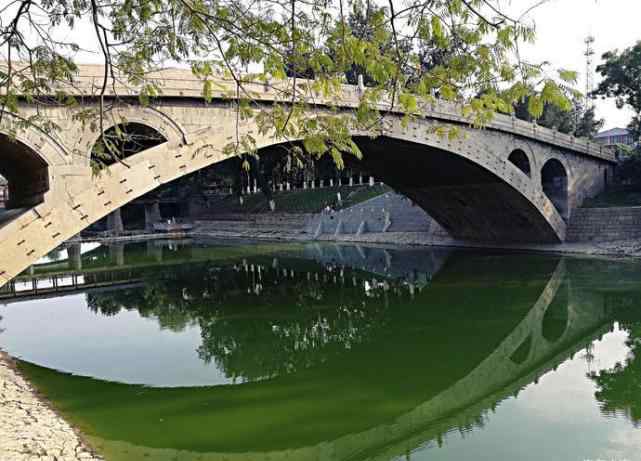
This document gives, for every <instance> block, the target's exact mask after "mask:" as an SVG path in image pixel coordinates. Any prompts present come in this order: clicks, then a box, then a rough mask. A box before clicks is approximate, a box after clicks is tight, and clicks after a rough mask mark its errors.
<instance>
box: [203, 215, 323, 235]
mask: <svg viewBox="0 0 641 461" xmlns="http://www.w3.org/2000/svg"><path fill="white" fill-rule="evenodd" d="M313 216H314V215H311V214H290V213H257V214H222V215H218V216H217V217H216V219H208V220H203V221H196V228H195V229H194V233H195V234H197V235H198V234H200V235H210V236H219V237H247V238H254V237H258V238H275V239H285V238H295V239H297V240H309V239H310V238H311V236H310V235H308V234H307V233H306V225H307V223H308V222H309V221H310V220H311V219H313Z"/></svg>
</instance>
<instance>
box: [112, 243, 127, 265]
mask: <svg viewBox="0 0 641 461" xmlns="http://www.w3.org/2000/svg"><path fill="white" fill-rule="evenodd" d="M109 255H110V256H111V261H112V262H113V263H114V264H115V265H116V266H124V265H125V246H124V245H122V244H119V245H111V246H110V247H109Z"/></svg>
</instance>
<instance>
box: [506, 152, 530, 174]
mask: <svg viewBox="0 0 641 461" xmlns="http://www.w3.org/2000/svg"><path fill="white" fill-rule="evenodd" d="M508 160H509V161H510V162H512V163H513V164H514V165H516V167H517V168H518V169H519V170H521V171H522V172H523V173H525V174H526V175H528V176H530V174H531V170H530V160H529V159H528V158H527V155H525V152H523V151H522V150H521V149H517V150H515V151H514V152H512V153H511V154H510V156H509V157H508Z"/></svg>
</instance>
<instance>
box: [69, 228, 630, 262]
mask: <svg viewBox="0 0 641 461" xmlns="http://www.w3.org/2000/svg"><path fill="white" fill-rule="evenodd" d="M202 224H203V223H201V225H200V226H197V227H196V229H194V230H193V231H191V232H188V233H179V234H162V233H154V234H150V233H141V234H138V235H127V236H122V237H102V238H100V237H90V238H82V239H74V240H73V242H71V243H81V242H82V243H88V242H99V243H103V244H114V243H128V242H136V241H138V242H140V241H149V240H179V239H182V238H196V239H207V238H214V239H234V240H235V239H242V240H260V241H267V242H315V241H317V242H336V243H351V244H382V245H406V246H435V247H453V248H483V249H496V250H513V251H527V252H538V253H555V254H574V255H587V256H610V257H631V258H641V238H640V239H637V238H634V239H622V240H615V241H589V242H570V243H559V244H530V243H516V244H502V245H497V244H484V243H475V242H468V241H459V240H455V239H452V238H449V237H445V236H443V235H435V234H434V233H431V232H370V233H364V234H360V235H357V234H339V235H333V234H322V235H319V236H314V235H312V234H311V233H309V232H307V231H305V229H303V228H299V227H296V226H283V227H281V228H279V229H278V228H274V227H270V228H264V227H262V226H257V225H256V224H255V223H239V222H234V226H233V227H232V226H230V225H229V223H228V222H225V223H222V222H218V221H210V222H207V223H206V225H202ZM223 224H224V225H223Z"/></svg>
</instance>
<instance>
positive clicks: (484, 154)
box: [0, 66, 614, 286]
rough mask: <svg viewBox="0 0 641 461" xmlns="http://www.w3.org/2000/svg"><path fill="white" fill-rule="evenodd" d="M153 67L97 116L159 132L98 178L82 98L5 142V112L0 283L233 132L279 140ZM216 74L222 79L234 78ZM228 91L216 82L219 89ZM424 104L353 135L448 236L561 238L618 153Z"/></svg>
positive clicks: (347, 97) (203, 159)
mask: <svg viewBox="0 0 641 461" xmlns="http://www.w3.org/2000/svg"><path fill="white" fill-rule="evenodd" d="M96 71H97V68H96V67H95V66H93V67H92V66H84V67H82V69H81V72H80V75H79V76H78V82H77V85H75V86H74V91H77V92H78V93H79V95H84V94H88V93H89V92H90V91H91V88H92V81H93V76H94V75H96V74H95V72H96ZM154 78H157V79H158V84H159V85H160V86H161V87H162V88H163V91H162V97H161V98H158V100H157V101H156V102H155V105H153V106H149V107H147V106H145V107H142V106H136V105H135V104H132V105H127V106H121V105H118V104H115V105H114V106H113V108H111V109H110V110H109V112H108V113H107V114H105V125H104V127H105V128H106V129H109V128H111V127H113V126H114V125H116V124H119V123H123V122H126V123H137V124H142V125H144V126H146V127H148V128H151V129H154V130H156V131H157V132H158V133H160V134H161V135H162V136H163V137H164V138H165V139H166V142H165V143H163V144H160V145H158V146H156V147H152V148H149V149H145V150H143V151H142V152H140V153H138V154H135V155H133V156H131V157H129V158H128V159H127V164H126V165H123V164H120V163H116V164H114V165H111V166H110V167H109V168H108V169H107V170H108V171H105V172H103V173H102V174H101V175H100V176H98V177H96V176H94V175H93V172H92V169H91V167H90V157H91V150H92V146H93V145H94V144H95V142H96V140H97V138H98V136H99V134H98V133H96V132H95V130H93V128H92V127H91V125H92V124H81V122H79V121H78V119H77V117H74V115H76V114H75V113H74V111H76V110H79V109H78V108H67V107H58V106H51V107H49V108H47V109H45V110H44V111H43V112H42V114H41V115H42V116H44V117H47V118H49V119H51V120H52V121H53V122H55V123H57V124H58V125H59V126H60V128H61V129H60V131H59V132H58V133H56V136H55V137H53V136H50V135H47V134H43V133H42V132H40V131H38V130H35V129H27V130H22V131H19V132H18V134H17V136H16V140H15V141H16V142H15V143H12V144H11V145H9V144H6V142H9V141H6V139H8V138H7V136H6V135H4V134H3V133H9V132H10V131H11V129H12V128H13V127H14V126H15V124H16V120H15V119H13V118H12V117H11V116H9V115H7V116H6V117H3V119H2V126H0V144H2V146H0V147H3V149H0V172H2V173H3V176H5V177H6V178H7V179H8V180H9V183H10V186H11V185H12V184H13V185H14V186H15V187H14V186H11V187H14V189H12V190H13V191H14V192H13V196H14V198H15V199H16V205H20V206H23V207H25V208H27V209H26V211H25V212H24V213H23V214H22V215H20V217H19V218H16V219H13V220H12V221H11V222H8V223H5V224H4V225H2V226H0V286H2V285H3V284H5V283H6V282H7V281H9V280H10V279H11V278H12V277H14V276H15V275H16V274H18V273H20V272H21V271H22V270H24V269H25V268H27V267H29V266H30V265H31V264H33V262H34V261H36V260H38V259H39V258H40V257H41V256H43V255H44V254H46V253H47V252H49V251H51V250H52V249H54V248H55V247H57V246H58V245H60V244H61V243H63V242H64V241H66V240H67V239H69V238H70V237H72V236H73V235H76V234H77V233H79V232H80V231H81V230H83V229H84V228H86V227H87V226H89V225H90V224H92V223H93V222H96V221H97V220H99V219H101V218H103V217H105V216H107V215H109V214H110V213H112V212H114V211H115V210H118V209H119V208H120V207H122V206H123V205H125V204H127V203H129V202H131V201H132V200H134V199H136V198H138V197H141V196H142V195H144V194H146V193H148V192H150V191H152V190H154V189H155V188H157V187H159V186H160V185H162V184H166V183H168V182H171V181H173V180H175V179H177V178H180V177H183V176H185V175H188V174H191V173H193V172H195V171H198V170H200V169H202V168H205V167H208V166H211V165H213V164H216V163H218V162H221V161H224V160H226V159H227V158H228V155H227V154H225V153H224V152H225V151H224V149H223V147H224V146H226V145H227V144H228V143H229V142H230V141H231V140H233V139H236V136H243V135H251V136H252V137H253V138H254V139H255V143H256V148H257V149H259V150H261V149H262V152H264V151H265V149H274V148H276V147H275V146H277V145H278V144H279V143H282V142H283V141H284V140H283V139H278V138H275V137H274V136H273V134H271V133H264V132H261V130H259V129H258V127H257V125H256V123H255V120H247V121H243V122H242V123H241V124H240V125H238V124H237V119H236V114H235V111H234V109H233V107H232V106H231V105H230V104H229V102H228V101H224V100H222V99H218V100H216V101H214V102H213V103H211V104H205V103H204V102H203V101H202V81H199V80H198V79H196V78H194V77H193V75H191V73H189V72H185V71H181V70H169V71H165V72H161V73H159V74H157V75H156V76H155V77H154ZM220 83H221V85H222V86H223V87H224V86H225V85H228V84H229V83H230V82H224V81H222V82H220ZM305 85H306V83H305V81H302V80H301V81H299V86H300V87H301V91H307V92H310V91H311V86H310V87H306V86H305ZM250 86H251V84H250ZM254 89H255V90H256V94H257V95H258V96H257V98H258V99H259V100H261V101H264V102H265V103H266V107H268V106H269V102H270V101H272V102H273V101H274V99H277V98H278V97H279V94H280V93H279V90H278V89H274V88H272V87H271V86H263V85H255V88H254ZM116 90H117V91H118V92H119V94H120V95H125V94H129V93H131V91H132V89H131V88H126V87H118V88H116ZM223 94H226V93H225V92H224V91H222V90H221V93H220V94H218V93H217V94H216V95H215V96H216V97H217V96H222V95H223ZM301 94H302V93H301ZM308 95H309V97H310V101H312V98H315V95H313V94H311V92H310V93H309V94H308ZM316 96H317V95H316ZM360 96H361V95H360V93H359V91H358V89H357V88H356V87H353V86H345V87H344V88H343V89H342V94H341V98H340V102H339V105H340V106H341V108H342V109H344V110H345V111H351V110H353V109H354V108H355V107H357V106H358V104H359V100H360ZM107 97H110V95H107ZM313 100H314V101H316V102H317V104H318V105H317V106H313V107H312V106H310V109H309V116H310V117H314V116H316V115H320V114H324V113H325V111H326V110H327V109H326V107H325V106H323V101H322V98H321V100H318V99H313ZM87 104H91V103H87ZM381 108H386V109H388V108H389V106H385V105H383V106H381ZM80 109H86V107H85V106H82V107H81V108H80ZM22 110H23V113H24V116H29V115H30V114H31V113H33V111H34V110H35V109H34V107H32V106H29V105H25V106H23V107H22ZM420 111H421V114H420V116H416V117H415V118H413V119H412V120H411V121H410V122H409V123H404V121H403V117H402V115H403V114H402V113H400V112H392V113H389V114H388V115H387V117H386V119H385V126H384V129H382V132H380V133H379V132H377V133H376V134H378V135H379V136H377V137H375V138H372V137H371V135H372V134H374V133H370V132H355V133H352V134H353V135H354V136H355V140H356V142H357V144H358V145H359V147H360V149H361V151H362V152H363V153H364V160H363V162H364V163H363V166H364V167H365V169H367V170H369V173H371V174H373V175H374V176H376V178H377V179H378V180H382V181H384V182H385V183H387V184H389V185H391V186H392V187H394V188H395V189H396V190H398V191H399V192H401V193H403V194H405V195H407V196H409V197H411V198H412V199H413V200H414V201H415V202H416V203H418V204H419V205H420V206H421V207H423V208H424V209H426V211H427V212H428V213H429V214H430V216H432V217H433V218H434V219H436V220H437V221H438V222H439V224H441V225H443V227H445V229H446V230H447V231H448V232H449V233H450V234H451V235H452V236H453V237H455V238H459V239H471V240H475V241H482V242H486V243H488V242H491V243H500V242H501V241H504V240H510V241H513V242H519V241H529V242H532V241H536V242H551V241H554V242H560V241H563V240H564V239H565V234H566V226H567V223H566V220H565V219H567V218H568V217H570V216H571V213H572V210H574V209H575V208H576V207H577V206H579V205H580V204H581V203H582V201H583V199H584V198H586V197H589V196H593V195H595V194H597V193H598V192H600V191H601V190H602V188H603V185H604V183H605V182H606V178H607V176H608V175H609V170H610V169H611V168H612V165H613V164H614V163H613V162H614V155H613V153H612V152H610V151H609V150H607V149H605V148H602V147H601V146H598V145H595V144H594V143H592V144H591V143H590V142H589V141H585V140H577V139H574V138H572V137H569V136H566V135H561V134H559V133H556V132H553V131H550V130H546V129H543V128H540V127H536V126H535V125H532V124H528V123H524V122H520V121H517V120H513V119H511V118H509V117H505V116H502V115H497V116H496V117H495V119H494V120H492V121H491V122H490V123H489V124H488V125H487V126H486V127H485V129H483V130H479V129H474V128H471V127H470V123H469V121H468V120H466V119H465V118H464V117H462V116H461V111H460V107H457V106H456V105H453V104H449V103H447V102H444V101H440V102H438V103H436V104H422V103H421V108H420ZM444 126H445V127H447V126H452V127H456V128H457V129H458V130H459V131H460V133H461V134H460V136H458V137H456V138H455V139H448V138H447V137H442V136H438V135H437V134H436V133H437V131H438V130H437V128H439V127H444ZM291 141H297V140H291ZM15 146H19V148H18V147H15ZM5 147H6V148H5ZM18 150H20V152H18ZM515 150H519V151H520V152H522V153H523V155H524V157H526V158H527V162H529V168H528V170H527V171H528V172H524V171H523V169H522V168H520V167H518V166H517V165H515V164H514V163H512V162H511V161H510V160H509V158H510V155H511V154H512V153H513V152H515ZM18 154H20V155H18ZM550 161H553V162H557V163H558V164H559V165H561V167H560V169H561V170H562V171H563V174H564V175H565V177H564V178H563V183H564V184H567V190H565V188H564V197H563V201H564V203H563V204H562V205H561V206H559V204H558V203H557V204H556V205H555V203H554V200H551V198H552V199H555V200H556V198H555V197H549V196H548V195H546V194H545V193H544V190H543V187H542V179H543V177H542V174H541V172H542V170H543V169H544V167H545V165H546V164H547V163H548V162H550ZM7 165H13V166H14V167H15V168H13V169H10V168H8V167H7ZM18 167H20V168H18ZM5 170H6V171H5ZM4 173H7V174H4ZM23 183H28V185H29V186H30V187H26V184H23ZM23 185H24V186H25V187H22V186H23ZM18 186H21V187H18ZM31 186H32V187H31ZM19 191H22V192H19ZM11 197H12V192H11V190H10V198H11ZM34 204H35V205H34ZM28 207H31V208H28ZM393 225H394V222H393V220H392V222H391V223H389V222H388V227H389V229H387V230H388V231H391V228H392V226H393Z"/></svg>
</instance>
